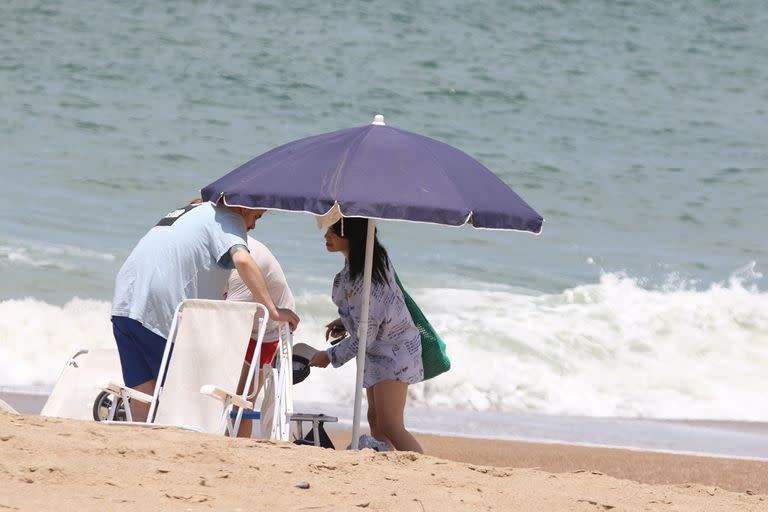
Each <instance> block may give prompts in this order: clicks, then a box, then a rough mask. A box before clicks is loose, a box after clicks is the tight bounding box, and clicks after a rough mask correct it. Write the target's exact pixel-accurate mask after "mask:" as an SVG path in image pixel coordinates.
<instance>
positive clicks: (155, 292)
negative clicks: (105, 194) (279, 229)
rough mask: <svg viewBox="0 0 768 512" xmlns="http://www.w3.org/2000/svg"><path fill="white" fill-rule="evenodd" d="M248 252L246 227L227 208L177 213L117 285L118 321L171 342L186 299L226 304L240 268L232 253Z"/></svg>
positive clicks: (151, 236) (137, 252)
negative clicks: (174, 323)
mask: <svg viewBox="0 0 768 512" xmlns="http://www.w3.org/2000/svg"><path fill="white" fill-rule="evenodd" d="M238 244H242V245H244V246H246V247H247V245H248V243H247V241H246V229H245V221H244V220H243V218H242V217H241V216H240V215H238V214H236V213H234V212H232V211H230V210H228V209H227V208H226V207H224V206H214V205H213V203H210V202H208V203H202V204H200V205H197V206H192V205H190V206H188V207H186V208H181V209H179V210H175V211H173V212H171V213H169V214H168V215H166V216H165V217H163V219H161V220H160V222H159V223H158V224H157V226H155V227H153V228H152V229H150V230H149V232H148V233H147V234H146V235H144V238H142V239H141V240H140V241H139V243H138V244H137V245H136V247H135V248H134V249H133V251H132V252H131V254H130V255H129V256H128V259H127V260H126V261H125V263H123V266H122V267H121V268H120V271H119V272H118V274H117V278H116V279H115V295H114V298H113V299H112V315H113V316H126V317H129V318H133V319H134V320H137V321H139V322H141V324H142V325H144V327H146V328H147V329H149V330H150V331H152V332H154V333H156V334H159V335H160V336H162V337H163V338H166V339H168V334H169V332H170V330H171V322H172V321H173V313H174V311H176V307H177V306H178V305H179V303H180V302H181V301H182V300H184V299H221V298H222V294H223V292H224V289H225V288H226V285H227V279H228V278H229V272H230V271H231V270H232V269H233V268H234V266H233V263H232V258H231V257H230V255H229V249H230V248H231V247H232V246H234V245H238Z"/></svg>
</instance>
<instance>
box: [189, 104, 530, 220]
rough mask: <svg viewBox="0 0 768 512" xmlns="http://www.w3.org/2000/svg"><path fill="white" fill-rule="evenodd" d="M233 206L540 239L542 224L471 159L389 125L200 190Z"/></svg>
mask: <svg viewBox="0 0 768 512" xmlns="http://www.w3.org/2000/svg"><path fill="white" fill-rule="evenodd" d="M202 197H203V200H205V201H214V202H218V201H220V200H222V199H223V201H224V203H225V204H227V205H229V206H243V207H247V208H266V209H276V210H289V211H303V212H309V213H313V214H315V215H325V214H328V213H329V212H331V211H332V210H334V207H338V210H339V213H340V214H341V215H342V216H344V217H367V218H374V219H393V220H408V221H416V222H428V223H433V224H443V225H449V226H461V225H464V224H467V223H469V224H472V225H473V226H475V227H478V228H489V229H508V230H516V231H529V232H532V233H539V232H540V231H541V225H542V222H543V219H542V217H541V215H539V214H538V213H536V212H535V211H534V210H533V208H531V207H530V206H528V204H527V203H526V202H525V201H523V200H522V199H521V198H520V196H518V195H517V194H516V193H515V192H514V191H513V190H512V189H511V188H509V186H507V185H506V184H505V183H504V182H503V181H501V180H500V179H499V178H498V177H497V176H496V175H495V174H493V173H492V172H491V171H490V170H488V169H487V168H486V167H485V166H484V165H483V164H481V163H480V162H478V161H477V160H475V159H474V158H472V157H470V156H469V155H467V154H466V153H464V152H462V151H460V150H458V149H456V148H454V147H453V146H449V145H448V144H445V143H443V142H439V141H437V140H435V139H431V138H429V137H425V136H423V135H418V134H416V133H411V132H407V131H405V130H399V129H397V128H393V127H391V126H386V125H385V124H384V119H383V117H382V116H379V115H377V116H376V118H375V120H374V122H373V123H372V124H370V125H366V126H360V127H357V128H349V129H346V130H339V131H335V132H330V133H323V134H320V135H315V136H312V137H307V138H304V139H299V140H296V141H293V142H289V143H287V144H284V145H282V146H279V147H277V148H275V149H272V150H271V151H268V152H266V153H264V154H262V155H260V156H257V157H256V158H254V159H253V160H251V161H249V162H247V163H245V164H243V165H241V166H240V167H238V168H237V169H235V170H234V171H232V172H230V173H229V174H226V175H225V176H223V177H222V178H220V179H219V180H217V181H215V182H213V183H211V184H210V185H208V186H207V187H205V188H203V190H202Z"/></svg>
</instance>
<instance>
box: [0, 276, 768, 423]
mask: <svg viewBox="0 0 768 512" xmlns="http://www.w3.org/2000/svg"><path fill="white" fill-rule="evenodd" d="M747 270H749V269H747ZM744 272H745V270H742V271H740V273H736V274H734V276H733V277H732V278H731V279H730V280H729V281H728V282H727V283H722V284H718V285H712V286H711V287H709V288H708V289H706V290H696V289H694V288H692V287H691V286H690V285H688V284H687V283H679V282H675V281H674V279H670V280H669V281H668V283H667V284H666V285H664V286H663V287H660V288H659V289H646V288H644V287H643V286H642V285H641V284H640V283H639V282H638V280H636V279H633V278H631V277H628V276H626V275H622V274H616V273H606V274H603V276H602V277H601V279H600V281H599V282H597V283H593V284H586V285H582V286H577V287H573V288H569V289H566V290H564V291H562V292H561V293H556V294H540V293H523V292H520V291H515V290H509V291H499V290H493V291H485V290H468V289H455V288H439V289H438V288H430V289H413V290H410V292H411V293H412V295H413V296H414V298H415V300H416V301H417V302H418V303H419V305H420V306H421V308H422V310H423V311H424V312H425V314H426V315H427V317H428V318H429V320H430V322H431V323H432V324H433V325H434V327H435V328H436V330H437V331H438V332H439V333H440V334H441V335H442V337H443V338H444V340H445V342H446V344H447V347H448V354H449V356H450V358H451V360H452V363H453V368H452V369H451V371H449V372H448V373H446V374H443V375H441V376H439V377H437V378H435V379H432V380H430V381H427V382H425V383H422V384H418V385H415V386H411V388H410V391H409V402H410V404H411V405H417V406H430V407H442V408H452V409H467V410H480V411H489V410H490V411H507V412H509V411H518V412H520V411H522V412H535V413H544V414H567V415H582V416H623V417H647V418H710V419H732V420H754V421H768V398H766V395H765V393H764V392H763V390H762V388H763V387H764V383H765V377H764V370H765V366H766V362H768V345H766V344H765V340H766V339H768V294H766V293H761V292H760V291H758V290H757V289H756V288H753V287H750V286H749V285H747V284H746V281H748V280H746V279H745V278H744V277H743V274H744ZM297 311H298V313H299V314H300V316H301V318H302V321H301V324H300V326H299V328H298V330H297V332H296V333H295V339H296V341H302V342H305V343H310V344H312V345H314V346H316V347H318V348H325V347H326V346H327V345H326V342H325V341H324V339H323V334H324V332H325V329H324V325H325V324H326V323H327V322H328V321H330V320H332V319H333V318H334V317H335V316H334V313H335V310H334V306H333V304H332V303H331V301H330V299H329V298H328V297H327V296H325V295H320V294H311V293H305V294H299V295H298V297H297ZM113 346H114V341H113V339H112V333H111V325H110V323H109V304H108V303H107V302H104V301H93V300H83V299H78V298H74V299H72V300H70V301H69V302H67V303H66V304H65V305H64V306H63V307H58V306H53V305H50V304H47V303H45V302H41V301H39V300H35V299H25V300H7V301H4V302H0V375H2V380H1V381H0V385H2V386H11V387H34V386H36V387H42V388H50V387H52V386H53V385H54V383H55V381H56V378H57V375H58V372H59V371H60V369H61V367H62V366H63V364H64V363H65V361H66V359H67V357H69V355H71V354H72V353H73V352H74V351H76V350H77V349H80V348H96V347H113ZM354 378H355V368H354V364H353V363H350V364H347V365H345V366H344V367H342V368H339V369H332V368H327V369H319V368H314V369H312V373H311V374H310V376H309V378H308V379H307V380H306V381H304V382H303V383H301V384H298V385H296V387H295V395H296V398H297V399H299V400H306V401H313V402H332V403H339V404H346V403H351V401H352V397H353V394H354V391H353V389H354V386H353V382H354Z"/></svg>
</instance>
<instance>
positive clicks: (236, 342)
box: [103, 299, 269, 436]
mask: <svg viewBox="0 0 768 512" xmlns="http://www.w3.org/2000/svg"><path fill="white" fill-rule="evenodd" d="M257 311H261V313H262V315H263V316H262V319H261V326H260V328H259V339H258V340H257V341H258V342H259V343H261V341H262V339H263V337H264V326H265V325H266V320H267V319H268V318H269V314H268V312H267V309H266V307H264V306H263V305H261V304H257V303H254V302H235V301H223V300H202V299H188V300H185V301H184V302H182V303H181V304H180V305H179V307H178V308H177V310H176V314H175V315H174V320H173V324H172V325H171V334H170V336H169V339H168V343H167V344H166V347H165V353H164V354H163V359H162V363H161V365H160V375H161V376H163V375H164V378H162V377H161V378H158V382H157V385H156V386H155V390H154V394H153V395H151V396H150V395H148V394H145V393H140V392H138V391H136V390H133V389H130V388H127V387H125V386H122V385H120V384H118V383H115V382H109V383H107V384H106V385H104V386H103V389H104V390H105V391H107V392H110V393H114V394H115V395H116V396H118V397H119V398H120V399H122V400H124V401H126V402H127V401H128V399H130V400H141V401H143V402H145V403H149V404H150V410H149V419H148V421H147V423H146V424H151V425H160V424H162V425H170V426H177V427H182V428H187V429H190V430H196V431H200V432H209V433H213V434H224V432H225V431H227V432H229V435H230V436H234V435H235V433H236V432H237V429H238V427H239V423H240V418H239V415H236V417H235V418H234V421H231V420H230V415H229V411H230V410H231V408H232V405H233V404H234V405H237V406H238V407H240V408H241V409H252V408H253V404H252V403H251V402H249V401H248V400H247V393H248V392H247V390H248V389H249V386H250V383H251V382H252V380H253V377H254V370H253V368H257V366H253V365H252V367H251V368H252V370H251V371H250V372H249V374H248V377H247V382H246V387H245V390H244V391H243V392H242V394H240V395H237V394H236V393H235V390H236V388H237V383H238V380H239V378H240V372H241V369H242V366H243V361H244V359H245V353H246V349H247V348H248V342H249V340H250V335H251V329H252V327H253V321H254V316H255V314H256V313H257ZM256 353H257V354H258V351H257V352H256ZM206 395H208V396H206ZM211 397H213V398H214V399H216V400H212V399H211ZM110 414H111V413H110ZM126 416H127V419H128V420H129V422H130V423H131V424H136V423H135V422H131V413H130V407H126ZM115 424H126V422H116V423H115Z"/></svg>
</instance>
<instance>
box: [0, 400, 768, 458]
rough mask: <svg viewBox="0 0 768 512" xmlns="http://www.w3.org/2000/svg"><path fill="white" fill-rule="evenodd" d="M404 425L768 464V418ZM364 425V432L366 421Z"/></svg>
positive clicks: (447, 417) (342, 409) (303, 406)
mask: <svg viewBox="0 0 768 512" xmlns="http://www.w3.org/2000/svg"><path fill="white" fill-rule="evenodd" d="M0 399H3V400H5V401H6V402H8V403H9V404H10V405H11V406H12V407H14V408H15V409H16V410H17V411H18V412H20V413H22V414H31V415H38V414H39V413H40V410H41V409H42V407H43V405H44V404H45V400H46V399H47V395H46V393H45V392H42V391H17V390H14V389H11V388H7V387H0ZM295 410H296V411H297V412H303V411H312V412H323V413H325V414H329V415H331V416H337V417H338V418H339V422H338V423H326V425H325V427H326V430H327V431H328V433H329V434H331V435H333V433H335V432H349V431H351V418H350V417H349V413H350V410H351V409H348V408H347V407H346V406H344V405H340V404H329V403H312V402H297V404H296V406H295ZM406 426H407V428H408V429H409V430H410V431H411V432H413V433H414V434H416V435H419V436H432V437H441V438H461V439H466V440H468V441H472V440H475V441H487V442H496V443H522V444H536V445H542V446H558V445H560V446H573V447H577V448H582V449H597V450H602V449H604V450H624V451H627V452H635V453H656V454H666V455H675V456H688V457H705V458H717V459H733V460H744V461H755V462H768V423H765V422H749V421H738V420H737V421H728V420H698V419H642V418H610V417H577V416H545V415H534V414H514V413H493V412H479V413H477V412H471V411H455V410H440V409H418V408H407V409H406ZM361 427H362V430H363V431H366V429H367V424H366V422H365V420H363V423H362V425H361ZM345 446H346V444H345Z"/></svg>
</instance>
